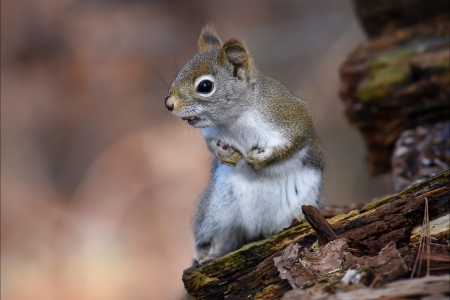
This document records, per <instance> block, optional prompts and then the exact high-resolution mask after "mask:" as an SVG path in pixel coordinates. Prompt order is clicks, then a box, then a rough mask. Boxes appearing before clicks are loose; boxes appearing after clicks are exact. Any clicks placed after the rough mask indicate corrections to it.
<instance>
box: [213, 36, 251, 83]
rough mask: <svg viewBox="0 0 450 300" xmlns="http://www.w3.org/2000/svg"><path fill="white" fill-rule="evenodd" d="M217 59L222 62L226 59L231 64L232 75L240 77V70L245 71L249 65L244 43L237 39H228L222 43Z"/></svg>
mask: <svg viewBox="0 0 450 300" xmlns="http://www.w3.org/2000/svg"><path fill="white" fill-rule="evenodd" d="M219 61H220V63H222V64H225V63H226V62H227V61H228V62H230V63H231V64H233V66H234V72H233V76H236V77H239V78H241V79H242V75H243V74H242V71H243V72H244V73H245V72H246V71H247V70H248V68H249V65H250V58H249V56H248V53H247V50H246V49H245V47H244V43H242V41H241V40H239V39H230V40H228V41H226V42H225V43H224V44H223V46H222V52H221V53H220V56H219Z"/></svg>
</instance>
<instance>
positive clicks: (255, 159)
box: [245, 148, 272, 169]
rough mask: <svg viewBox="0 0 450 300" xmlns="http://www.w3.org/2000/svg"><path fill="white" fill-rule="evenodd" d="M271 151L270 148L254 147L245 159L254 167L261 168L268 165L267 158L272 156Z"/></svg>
mask: <svg viewBox="0 0 450 300" xmlns="http://www.w3.org/2000/svg"><path fill="white" fill-rule="evenodd" d="M271 152H272V151H271V150H270V149H268V148H254V149H252V150H251V151H250V152H249V153H248V155H247V158H246V159H245V161H246V162H247V163H248V164H249V165H250V166H251V167H252V168H253V169H261V168H263V167H265V166H266V165H267V162H268V160H267V158H268V157H270V155H271Z"/></svg>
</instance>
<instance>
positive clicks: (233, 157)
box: [210, 140, 242, 166]
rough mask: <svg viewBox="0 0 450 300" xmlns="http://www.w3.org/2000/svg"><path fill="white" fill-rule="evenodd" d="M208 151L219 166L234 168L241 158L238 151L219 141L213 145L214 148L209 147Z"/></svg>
mask: <svg viewBox="0 0 450 300" xmlns="http://www.w3.org/2000/svg"><path fill="white" fill-rule="evenodd" d="M210 150H211V152H212V153H213V154H214V156H215V157H216V158H217V160H218V161H219V162H220V163H221V164H225V165H228V166H235V165H236V164H237V162H238V161H239V160H240V159H241V158H242V154H241V153H240V152H239V151H237V150H236V149H234V148H233V147H231V146H229V145H227V144H225V143H224V142H222V141H220V140H218V141H217V142H216V143H215V147H214V148H212V147H210Z"/></svg>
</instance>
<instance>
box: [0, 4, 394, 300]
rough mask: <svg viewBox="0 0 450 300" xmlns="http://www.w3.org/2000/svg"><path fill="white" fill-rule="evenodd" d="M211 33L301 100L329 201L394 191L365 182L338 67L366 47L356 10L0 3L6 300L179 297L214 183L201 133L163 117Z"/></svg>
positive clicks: (386, 184) (384, 182)
mask: <svg viewBox="0 0 450 300" xmlns="http://www.w3.org/2000/svg"><path fill="white" fill-rule="evenodd" d="M207 22H213V23H214V24H215V26H216V27H217V29H218V31H219V33H220V35H221V37H222V39H223V40H226V39H227V38H230V37H241V38H243V39H244V41H245V42H246V44H247V46H248V48H249V50H250V53H251V54H252V55H253V57H254V59H255V61H256V63H257V65H258V66H259V67H260V69H261V71H262V72H263V73H264V74H266V75H268V76H270V77H273V78H275V79H277V80H279V81H281V82H282V83H283V84H284V85H285V86H286V87H287V88H288V89H289V90H290V91H291V92H292V93H294V94H296V95H297V96H299V97H301V98H303V99H304V100H306V101H307V102H309V104H310V107H311V108H312V111H313V112H314V115H315V119H316V123H317V132H318V134H319V136H320V138H321V140H322V142H323V144H324V146H325V150H326V155H327V170H326V183H325V193H324V195H325V197H324V198H325V199H324V201H325V203H328V204H344V203H352V202H363V201H368V200H370V199H371V198H373V197H378V196H382V195H384V194H387V193H390V192H391V185H390V181H389V177H388V176H382V177H377V178H369V176H368V174H367V172H366V169H365V164H364V148H363V144H362V139H361V137H360V136H359V134H358V133H357V131H356V130H355V129H354V128H351V127H350V126H349V125H348V124H347V123H346V121H345V118H344V116H343V106H342V104H341V102H340V99H339V97H338V91H339V78H338V68H339V65H340V64H341V63H342V62H343V60H344V59H345V57H346V55H348V54H349V53H350V51H352V50H353V49H355V47H357V45H359V44H361V43H363V42H364V41H365V36H364V34H363V32H362V30H361V28H360V26H359V24H358V22H357V20H356V19H355V16H354V13H353V10H352V7H351V5H350V1H344V0H333V1H326V0H304V1H289V0H282V1H254V0H252V1H237V0H234V1H202V0H196V1H157V0H153V1H150V0H147V1H144V0H141V1H138V0H135V1H124V0H122V1H119V0H116V1H106V0H95V1H87V0H64V1H57V0H36V1H31V0H2V2H1V299H2V300H9V299H14V300H19V299H20V300H22V299H74V300H75V299H105V300H115V299H118V300H119V299H133V300H134V299H136V300H138V299H178V298H179V297H180V295H182V290H183V285H182V281H181V275H182V271H183V270H184V269H185V268H187V267H188V266H189V264H190V260H191V257H192V255H193V246H192V240H191V233H190V216H191V213H192V211H193V207H194V205H195V201H196V198H197V197H198V195H199V194H200V193H201V191H202V189H203V187H204V186H205V185H206V182H207V180H208V172H209V164H210V155H209V153H208V152H207V150H206V147H205V145H204V142H203V140H202V137H201V134H200V131H198V130H194V129H192V128H187V125H186V124H185V123H183V122H182V121H181V120H178V119H176V118H175V117H172V116H171V115H170V113H169V112H168V111H167V110H166V109H165V107H164V97H165V96H166V94H167V87H166V86H165V84H164V83H163V81H165V82H166V83H167V84H170V82H171V80H172V79H173V78H174V76H175V74H176V71H177V68H180V67H181V66H182V65H183V64H184V63H186V62H187V61H188V60H189V58H190V57H192V56H193V55H194V54H195V53H196V51H197V49H196V47H197V39H198V35H199V33H200V30H201V28H202V26H203V25H205V24H206V23H207Z"/></svg>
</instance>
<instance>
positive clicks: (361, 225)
mask: <svg viewBox="0 0 450 300" xmlns="http://www.w3.org/2000/svg"><path fill="white" fill-rule="evenodd" d="M449 183H450V171H445V172H443V173H441V174H439V175H437V176H435V177H433V178H430V179H429V180H427V181H424V182H422V183H420V184H415V185H413V186H411V187H410V188H408V189H406V190H404V191H403V192H401V193H399V194H395V195H392V196H388V197H386V198H383V199H381V200H378V201H377V202H375V203H372V204H369V205H366V206H365V207H363V208H362V209H360V210H354V211H351V212H350V213H348V214H345V215H339V216H336V217H333V218H331V219H329V220H328V222H329V223H330V224H331V226H332V228H333V230H334V232H335V233H336V235H337V236H338V238H347V239H349V240H350V241H352V242H353V243H356V244H358V245H360V246H361V245H362V246H363V248H364V249H365V251H366V253H371V252H376V251H379V250H381V249H382V248H383V247H385V246H387V245H388V244H390V243H391V242H394V243H395V244H396V247H397V249H399V251H400V253H404V256H405V257H407V256H408V251H409V252H410V251H411V247H409V245H410V243H411V241H410V239H411V238H412V236H415V241H416V243H417V233H416V234H415V235H414V234H413V235H412V232H415V231H417V229H416V227H418V226H421V224H422V222H423V218H424V210H425V199H426V200H427V202H428V215H429V219H430V221H432V222H433V220H442V218H443V219H444V220H445V218H447V219H448V217H449V210H450V203H449V197H450V187H449ZM439 222H440V223H445V221H444V222H441V221H439ZM439 222H437V223H439ZM433 234H434V235H435V236H437V237H439V238H442V237H445V238H448V237H449V229H448V226H446V225H443V226H441V227H440V229H439V230H438V232H434V233H433V232H432V236H433ZM316 240H317V236H316V233H315V231H314V230H313V229H312V228H311V226H310V225H309V224H308V223H302V224H300V225H298V226H295V227H292V228H289V229H287V230H284V231H282V232H280V233H278V234H276V235H274V236H272V237H269V238H267V239H265V240H262V241H258V242H255V243H251V244H248V245H246V246H244V247H243V248H241V249H239V250H237V251H235V252H232V253H230V254H228V255H226V256H224V257H222V258H220V259H217V260H215V261H212V262H210V263H208V264H206V265H203V266H200V267H198V268H190V269H187V270H185V272H184V274H183V281H184V284H185V287H186V290H187V291H188V292H189V294H190V295H191V296H192V297H193V298H194V299H279V298H281V297H282V295H283V294H284V293H285V292H286V291H288V290H290V289H291V286H290V284H289V282H288V281H286V280H282V279H281V278H280V277H279V276H278V270H277V268H276V267H275V265H274V260H273V259H274V257H277V256H281V255H282V251H283V249H284V248H286V247H287V246H288V245H290V244H293V243H296V244H298V246H300V247H304V246H306V245H310V244H313V243H314V242H315V241H316ZM410 257H411V259H409V260H408V259H405V263H406V264H407V265H408V267H410V268H411V265H412V264H413V262H414V259H413V255H412V254H411V255H410Z"/></svg>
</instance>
